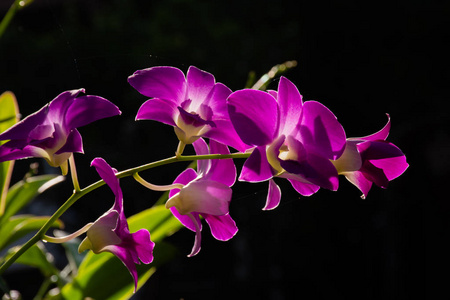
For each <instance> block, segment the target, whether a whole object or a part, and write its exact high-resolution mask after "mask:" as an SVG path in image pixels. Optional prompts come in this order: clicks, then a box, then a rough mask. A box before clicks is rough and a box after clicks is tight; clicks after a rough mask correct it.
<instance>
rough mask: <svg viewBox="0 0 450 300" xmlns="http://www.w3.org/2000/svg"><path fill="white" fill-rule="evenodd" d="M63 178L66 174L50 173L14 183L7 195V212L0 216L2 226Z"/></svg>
mask: <svg viewBox="0 0 450 300" xmlns="http://www.w3.org/2000/svg"><path fill="white" fill-rule="evenodd" d="M63 180H64V176H61V175H52V174H48V175H40V176H33V177H29V178H26V179H24V180H21V181H19V182H18V183H16V184H15V185H13V186H12V187H11V188H10V189H9V191H8V194H7V196H6V205H5V212H4V214H3V215H2V216H0V226H1V227H3V224H4V223H6V222H7V221H8V219H9V218H10V217H12V216H13V215H15V214H16V213H17V212H18V211H19V210H20V209H22V208H23V207H24V206H25V205H27V204H28V203H29V202H30V201H31V200H33V199H34V198H35V197H36V196H37V195H39V194H41V193H42V192H44V191H45V190H46V189H48V188H49V187H52V186H54V185H55V184H57V183H59V182H61V181H63Z"/></svg>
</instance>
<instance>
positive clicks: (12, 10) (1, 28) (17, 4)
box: [0, 0, 32, 37]
mask: <svg viewBox="0 0 450 300" xmlns="http://www.w3.org/2000/svg"><path fill="white" fill-rule="evenodd" d="M30 2H32V1H23V0H15V1H14V2H13V4H12V5H11V6H10V7H9V9H8V11H7V12H6V15H5V16H4V17H3V19H2V21H1V22H0V37H1V36H2V35H3V33H4V32H5V30H6V28H7V27H8V25H9V23H11V20H12V19H13V18H14V15H15V14H16V12H17V11H18V10H19V9H21V8H23V7H25V6H26V5H28V4H29V3H30Z"/></svg>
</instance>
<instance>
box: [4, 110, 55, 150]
mask: <svg viewBox="0 0 450 300" xmlns="http://www.w3.org/2000/svg"><path fill="white" fill-rule="evenodd" d="M47 113H48V104H47V105H46V106H44V107H43V108H41V109H40V110H38V111H37V112H35V113H33V114H31V115H29V116H27V117H26V118H24V119H23V120H21V121H20V122H18V123H16V124H14V125H13V126H12V127H10V128H8V129H7V130H5V131H4V132H2V133H1V134H0V141H1V140H27V139H28V137H29V134H30V132H31V131H33V130H34V129H35V128H36V127H37V126H39V125H41V124H43V123H44V122H45V120H46V119H47Z"/></svg>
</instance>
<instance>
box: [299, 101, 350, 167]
mask: <svg viewBox="0 0 450 300" xmlns="http://www.w3.org/2000/svg"><path fill="white" fill-rule="evenodd" d="M298 129H299V131H298V134H299V135H298V137H297V138H298V140H300V141H301V142H302V144H303V145H304V147H305V148H306V149H308V152H314V153H316V154H317V155H321V156H323V157H326V158H328V159H332V160H336V159H337V158H339V157H340V156H341V155H342V153H343V152H344V149H345V143H346V138H345V132H344V129H343V128H342V125H341V124H340V123H339V122H338V120H337V119H336V117H335V116H334V114H333V113H332V112H331V111H330V110H329V109H328V108H327V107H325V106H324V105H323V104H321V103H319V102H316V101H306V102H305V103H303V109H302V115H301V120H300V124H299V127H298Z"/></svg>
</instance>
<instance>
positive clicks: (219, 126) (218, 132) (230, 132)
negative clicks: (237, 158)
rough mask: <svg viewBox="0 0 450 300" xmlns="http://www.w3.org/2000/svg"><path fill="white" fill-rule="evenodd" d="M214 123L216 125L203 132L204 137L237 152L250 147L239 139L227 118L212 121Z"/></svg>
mask: <svg viewBox="0 0 450 300" xmlns="http://www.w3.org/2000/svg"><path fill="white" fill-rule="evenodd" d="M214 124H215V125H216V126H215V127H213V128H210V129H209V130H208V131H207V132H205V133H204V134H203V136H204V137H207V138H210V139H212V140H215V141H217V142H219V143H222V144H225V145H229V146H230V147H233V148H234V149H236V150H238V151H239V152H245V151H246V150H247V149H249V148H251V146H249V145H246V144H245V143H244V142H243V141H242V140H241V138H240V137H239V135H238V134H237V133H236V130H235V129H234V127H233V124H232V123H231V122H230V121H229V120H216V121H214Z"/></svg>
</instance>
